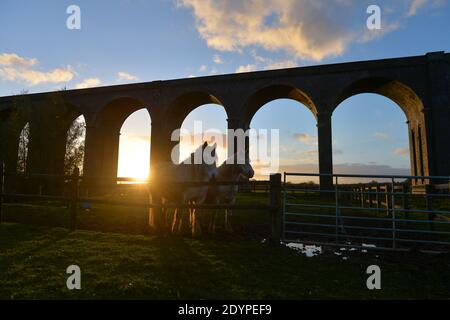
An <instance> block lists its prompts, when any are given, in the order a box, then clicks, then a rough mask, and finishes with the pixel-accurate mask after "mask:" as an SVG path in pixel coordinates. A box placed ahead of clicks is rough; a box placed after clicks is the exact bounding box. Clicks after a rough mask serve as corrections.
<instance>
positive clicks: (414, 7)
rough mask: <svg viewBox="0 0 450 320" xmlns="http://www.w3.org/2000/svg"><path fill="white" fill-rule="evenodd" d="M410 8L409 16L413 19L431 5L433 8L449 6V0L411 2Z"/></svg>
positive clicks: (417, 0) (415, 0)
mask: <svg viewBox="0 0 450 320" xmlns="http://www.w3.org/2000/svg"><path fill="white" fill-rule="evenodd" d="M408 2H409V7H408V12H407V14H406V15H407V16H408V17H412V16H415V15H417V13H418V12H419V10H421V9H422V8H424V7H425V6H427V5H429V6H432V7H435V8H436V7H440V6H443V5H446V4H447V0H409V1H408Z"/></svg>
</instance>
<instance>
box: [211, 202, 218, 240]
mask: <svg viewBox="0 0 450 320" xmlns="http://www.w3.org/2000/svg"><path fill="white" fill-rule="evenodd" d="M215 204H220V201H215ZM218 211H219V210H218V209H213V214H212V217H211V223H210V224H209V232H210V233H211V234H214V233H216V222H217V216H218Z"/></svg>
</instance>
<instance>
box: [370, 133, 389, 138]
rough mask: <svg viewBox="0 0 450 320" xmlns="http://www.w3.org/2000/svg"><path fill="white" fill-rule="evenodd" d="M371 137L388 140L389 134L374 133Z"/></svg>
mask: <svg viewBox="0 0 450 320" xmlns="http://www.w3.org/2000/svg"><path fill="white" fill-rule="evenodd" d="M372 136H373V137H374V138H377V139H382V140H386V139H389V134H387V133H386V132H374V133H373V134H372Z"/></svg>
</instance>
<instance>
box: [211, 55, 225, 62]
mask: <svg viewBox="0 0 450 320" xmlns="http://www.w3.org/2000/svg"><path fill="white" fill-rule="evenodd" d="M213 61H214V63H215V64H222V63H223V61H222V58H221V57H220V56H219V55H218V54H216V55H214V57H213Z"/></svg>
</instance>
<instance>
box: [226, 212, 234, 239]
mask: <svg viewBox="0 0 450 320" xmlns="http://www.w3.org/2000/svg"><path fill="white" fill-rule="evenodd" d="M232 214H233V212H232V211H231V209H225V230H226V231H227V232H230V233H231V232H233V227H232V226H231V216H232Z"/></svg>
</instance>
